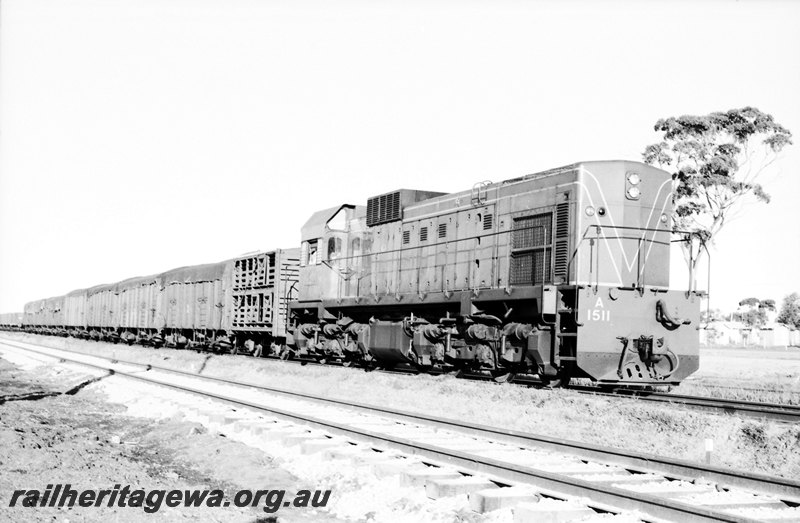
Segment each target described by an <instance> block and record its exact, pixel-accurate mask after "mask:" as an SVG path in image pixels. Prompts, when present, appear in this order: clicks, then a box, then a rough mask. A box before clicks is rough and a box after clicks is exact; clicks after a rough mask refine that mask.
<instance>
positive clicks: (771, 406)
mask: <svg viewBox="0 0 800 523" xmlns="http://www.w3.org/2000/svg"><path fill="white" fill-rule="evenodd" d="M266 359H280V358H278V357H277V356H267V357H266ZM283 361H286V362H287V363H290V364H291V363H293V364H299V365H317V364H319V363H318V362H316V361H315V360H312V359H289V360H283ZM326 365H327V366H334V367H336V366H342V365H341V364H338V365H337V363H336V362H328V363H327V364H326ZM374 371H375V372H385V373H389V374H402V375H409V374H419V373H420V371H418V370H416V369H415V368H413V367H407V368H403V367H399V368H395V369H391V370H387V369H375V370H374ZM442 373H443V372H436V371H433V372H430V374H434V375H435V374H442ZM459 375H460V377H462V378H464V379H469V380H475V381H492V378H491V376H488V375H486V374H478V373H461V374H459ZM513 384H515V385H520V386H542V384H541V382H540V381H538V380H537V379H536V378H526V377H518V378H517V379H516V380H515V381H514V382H513ZM564 389H566V390H571V391H573V392H577V393H579V394H591V395H594V396H605V397H619V398H631V399H634V400H637V401H644V402H652V403H666V404H669V405H672V406H676V407H684V408H690V409H698V410H703V411H706V412H712V413H717V414H730V415H738V416H744V417H750V418H756V419H761V420H772V421H778V422H785V423H798V422H800V405H788V404H780V403H762V402H755V401H743V400H735V399H728V398H714V397H709V396H692V395H687V394H675V393H671V392H659V391H653V390H641V389H630V388H625V387H613V388H601V387H598V386H586V385H568V386H566V387H564Z"/></svg>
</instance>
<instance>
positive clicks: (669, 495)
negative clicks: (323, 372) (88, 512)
mask: <svg viewBox="0 0 800 523" xmlns="http://www.w3.org/2000/svg"><path fill="white" fill-rule="evenodd" d="M2 345H3V346H4V347H6V350H8V348H9V347H10V348H11V350H12V351H14V350H22V351H27V352H28V353H31V352H33V353H35V354H38V355H41V356H45V357H50V358H57V359H59V360H62V361H66V362H70V363H77V364H80V365H85V366H89V367H93V368H95V369H97V370H103V371H112V372H114V373H116V374H117V375H119V376H124V377H127V378H133V379H136V380H140V381H143V382H146V383H150V384H155V385H159V386H165V387H169V388H171V389H173V390H178V391H181V392H184V393H189V394H195V395H196V394H199V395H203V396H205V397H207V398H212V399H214V400H216V401H221V402H224V403H225V404H228V405H231V406H233V407H234V408H236V409H246V410H251V411H254V412H258V413H260V414H262V415H264V414H266V415H268V416H270V417H271V418H274V419H278V420H285V421H288V422H290V423H294V424H302V425H308V426H310V427H313V428H314V429H315V430H316V431H319V430H323V431H324V432H325V433H326V434H324V435H323V436H320V435H319V434H318V433H314V434H312V433H311V432H310V430H311V429H302V428H301V429H298V428H297V427H294V428H292V427H288V428H287V427H282V428H283V431H284V432H286V431H287V430H288V432H289V433H290V434H289V435H290V436H292V437H295V438H296V439H298V442H301V443H303V444H305V445H307V446H308V447H309V448H314V447H315V446H316V448H317V449H318V450H319V449H326V450H327V451H329V452H336V451H339V452H340V453H341V452H344V451H347V450H350V449H349V448H348V446H349V443H348V442H349V441H350V440H353V439H355V440H359V441H366V442H367V443H368V444H369V445H371V446H374V447H375V448H377V449H378V450H380V451H381V453H380V454H382V453H385V452H392V451H397V452H403V453H405V454H408V455H412V456H414V457H415V459H414V460H412V461H407V462H406V463H403V464H404V465H407V467H406V468H408V467H410V468H411V469H412V472H411V477H412V478H413V477H414V472H413V469H414V468H415V467H416V471H417V472H416V474H417V481H424V482H425V483H426V491H427V492H428V495H429V496H430V497H440V496H442V495H449V494H452V493H454V492H455V493H468V494H470V497H471V500H473V501H474V503H473V508H478V509H480V508H481V507H483V508H487V507H494V506H495V505H493V503H496V502H497V501H496V500H497V499H505V500H507V501H508V502H511V501H525V500H526V499H527V500H528V501H530V500H531V499H541V498H546V499H548V500H555V501H548V503H550V504H552V503H555V502H556V501H558V502H560V503H564V504H565V505H559V507H560V508H561V509H563V510H574V511H577V512H575V514H576V515H577V514H580V513H581V509H580V507H581V506H583V507H584V509H585V508H586V507H587V506H588V507H591V509H593V511H595V512H617V511H620V510H623V511H636V512H640V513H642V514H645V515H646V516H645V519H650V518H655V519H666V520H674V521H750V520H752V519H748V517H746V515H747V514H757V515H756V516H755V517H756V519H758V518H760V517H763V516H764V511H767V512H768V513H769V515H770V516H772V517H777V518H780V517H781V516H784V518H785V519H797V518H798V517H800V512H798V510H800V509H796V508H793V507H795V506H796V504H797V499H798V498H800V484H799V483H797V482H792V481H789V480H782V479H780V478H771V477H766V476H756V475H748V474H743V473H735V472H731V471H726V470H724V469H714V468H712V467H702V466H696V465H692V464H688V463H682V462H675V461H669V460H665V459H663V458H658V457H655V456H647V455H633V454H627V453H623V452H620V451H617V450H613V449H603V448H600V447H592V446H589V445H584V444H579V443H575V442H567V441H563V440H554V439H550V438H543V437H541V436H534V435H531V434H524V433H517V432H514V431H504V430H498V429H494V428H491V427H482V426H479V425H472V424H466V423H461V422H458V421H454V420H445V419H437V418H431V417H426V416H422V415H419V414H414V413H408V412H398V411H391V410H389V409H377V408H374V407H370V406H367V405H363V404H359V405H353V404H350V403H345V402H338V401H335V400H329V399H324V398H316V397H314V396H311V395H307V394H293V393H291V392H290V391H285V390H279V389H271V388H268V387H262V386H254V385H253V384H243V383H236V382H232V381H230V380H220V379H216V378H209V377H207V376H198V375H195V374H191V373H186V372H182V371H176V370H173V369H162V368H156V367H153V366H149V365H147V364H138V363H131V362H121V361H117V362H115V363H114V362H111V363H110V362H108V361H105V362H104V361H103V359H102V358H99V357H97V356H87V355H81V354H78V353H72V354H68V353H69V351H64V350H61V349H51V348H42V347H38V346H36V348H34V347H33V346H31V345H30V344H22V343H18V342H8V341H3V343H2ZM142 368H144V369H146V370H145V372H143V371H142V370H141V369H142ZM198 385H200V386H199V387H198ZM292 396H294V397H292ZM187 408H188V407H187ZM285 421H284V422H285ZM234 423H235V422H234ZM252 423H253V422H250V424H251V425H252ZM256 423H258V422H256ZM270 423H273V424H274V423H277V422H270ZM243 424H244V422H240V428H241V426H242V425H243ZM262 425H263V424H262ZM273 428H275V427H273ZM278 432H280V431H278ZM320 438H322V439H320ZM334 438H339V439H338V440H334ZM343 441H344V442H345V443H342V442H343ZM315 442H316V443H315ZM345 453H346V452H345ZM385 456H386V455H381V456H379V457H380V458H381V459H380V460H379V461H383V462H386V461H387V459H386V457H385ZM393 459H394V461H395V463H392V462H391V461H390V462H389V463H384V466H386V467H388V468H389V469H392V468H393V467H394V468H396V467H398V466H400V465H399V464H398V463H396V461H397V460H402V459H406V460H408V459H409V458H393ZM418 460H421V461H418ZM415 461H416V462H415ZM437 465H438V466H437ZM420 467H422V468H420ZM401 468H402V467H401ZM420 478H421V479H420ZM509 488H510V489H511V490H508V489H509ZM745 488H746V489H748V490H750V492H747V491H744V490H743V489H745ZM495 491H496V492H495ZM492 492H494V493H492ZM587 498H588V499H589V500H590V501H585V499H587ZM570 499H572V500H574V499H580V500H582V501H581V502H580V503H576V502H575V501H569V500H570ZM521 507H522V508H520V509H519V510H520V511H522V512H525V511H526V510H527V511H529V514H530V517H531V518H534V519H535V518H537V517H541V513H538V514H537V512H536V511H537V509H542V508H544V509H548V504H545V505H538V504H537V503H533V504H530V503H529V504H528V505H521ZM576 507H577V508H576ZM754 511H755V512H754ZM759 511H760V512H759ZM583 514H584V515H586V514H587V513H586V512H585V511H584V512H583Z"/></svg>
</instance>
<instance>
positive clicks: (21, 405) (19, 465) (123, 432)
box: [0, 359, 338, 522]
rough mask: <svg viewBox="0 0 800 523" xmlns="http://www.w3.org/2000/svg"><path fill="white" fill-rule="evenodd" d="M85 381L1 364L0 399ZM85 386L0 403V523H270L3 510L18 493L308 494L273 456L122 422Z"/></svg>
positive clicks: (190, 430)
mask: <svg viewBox="0 0 800 523" xmlns="http://www.w3.org/2000/svg"><path fill="white" fill-rule="evenodd" d="M87 377H88V376H86V375H84V374H79V373H77V372H75V371H70V370H64V369H53V371H52V372H42V371H40V370H36V371H32V370H29V371H26V370H24V369H21V368H19V367H18V366H15V365H12V364H10V363H9V362H8V361H6V360H3V359H0V396H7V395H9V394H15V395H19V394H25V393H30V392H34V391H63V390H66V389H69V388H70V387H72V386H74V385H76V384H78V383H81V382H82V381H84V380H85V379H86V378H87ZM95 388H96V387H91V386H90V387H86V388H85V389H84V390H82V391H81V392H80V393H78V394H76V395H70V396H67V395H58V396H53V397H44V398H42V399H38V400H29V401H6V402H5V403H3V404H1V405H0V470H2V471H3V473H2V474H0V521H61V522H67V521H69V522H75V521H97V522H101V521H120V522H126V521H141V520H143V519H149V520H153V519H154V518H157V519H158V520H160V521H264V522H266V521H275V520H276V518H275V517H274V516H270V515H266V514H265V513H264V512H263V511H262V509H261V507H254V508H236V507H219V508H210V507H193V508H170V507H166V506H162V507H161V508H160V510H159V511H158V513H157V514H146V513H145V512H144V511H143V509H142V508H134V507H113V508H109V507H107V506H103V507H91V508H81V507H76V508H72V509H69V508H61V509H58V508H40V507H36V508H29V507H20V506H19V505H20V503H21V502H18V503H17V506H15V507H9V506H8V505H9V501H10V499H11V495H12V493H13V491H14V490H16V489H26V490H27V489H37V490H39V491H44V490H45V488H46V486H47V485H48V484H54V483H62V484H71V485H72V488H73V489H75V490H79V491H80V490H85V489H93V490H99V489H112V488H113V487H114V485H115V484H121V485H123V486H124V485H131V489H137V488H143V489H146V490H152V489H165V490H172V489H180V490H184V489H201V488H202V489H206V488H207V489H221V490H223V491H224V492H226V493H228V492H231V493H232V492H235V491H237V490H239V489H258V488H262V489H266V488H269V489H281V488H285V489H287V490H288V491H290V492H294V491H296V490H298V489H300V488H308V485H305V486H303V483H302V482H301V481H300V480H298V479H297V478H296V477H295V476H294V475H292V474H290V473H289V472H287V471H286V470H284V469H283V468H281V467H280V466H278V465H277V464H276V463H275V462H274V460H273V458H271V457H269V456H267V455H265V454H264V453H263V452H261V451H258V450H256V449H253V448H252V447H249V446H247V445H243V444H241V443H238V442H235V441H231V440H229V439H228V438H226V437H224V436H221V435H220V434H214V433H209V432H208V431H207V430H206V429H205V428H204V427H203V426H202V425H199V424H196V423H187V422H185V421H181V420H180V418H179V417H176V418H174V419H161V420H153V419H145V418H139V417H132V416H128V415H125V411H126V409H125V407H123V406H121V405H115V404H110V403H107V402H106V401H105V398H104V397H103V396H102V395H101V394H99V393H97V392H96V390H94V389H95ZM279 514H280V520H281V521H338V519H337V518H334V517H331V516H330V515H328V514H326V513H323V512H318V511H314V513H310V512H307V511H305V510H300V509H295V510H292V509H286V510H281V511H280V512H279Z"/></svg>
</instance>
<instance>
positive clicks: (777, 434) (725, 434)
mask: <svg viewBox="0 0 800 523" xmlns="http://www.w3.org/2000/svg"><path fill="white" fill-rule="evenodd" d="M4 335H6V334H4ZM9 337H10V336H9ZM15 337H16V338H17V339H20V340H30V341H33V340H34V339H36V338H34V337H32V336H25V335H15ZM38 339H45V340H46V342H47V343H48V344H49V345H51V346H53V347H65V348H69V349H71V350H80V351H81V352H86V353H94V354H103V355H114V356H116V357H118V358H120V359H126V360H132V361H140V362H149V363H153V364H157V365H161V366H167V367H168V366H174V367H175V368H180V369H183V370H192V371H196V372H202V373H203V374H207V375H213V376H220V377H226V378H231V379H237V380H243V381H252V382H255V383H260V384H264V385H270V386H276V387H283V388H288V389H292V390H298V391H304V392H309V393H314V394H320V395H325V396H329V397H335V398H341V399H352V400H358V401H362V402H367V403H372V404H378V405H383V406H387V407H393V408H400V409H405V410H411V411H418V412H425V413H428V414H434V415H442V416H446V417H451V418H458V419H462V420H466V421H472V422H475V423H484V424H489V425H495V426H498V427H507V428H511V429H516V430H522V431H528V432H533V433H538V434H544V435H550V436H554V437H560V438H565V439H572V440H580V441H584V442H588V443H595V444H601V445H607V446H612V447H617V448H623V449H628V450H633V451H644V452H650V453H654V454H659V455H663V456H676V457H680V458H682V459H686V460H690V461H696V462H700V461H703V460H704V459H705V447H704V442H705V440H706V439H712V440H713V441H714V449H715V451H714V456H713V460H714V463H715V464H717V465H721V466H726V467H731V468H734V469H739V470H749V471H754V472H761V473H766V474H772V475H777V476H783V477H788V478H797V477H800V427H798V426H792V425H788V424H779V423H773V422H760V421H754V420H751V419H747V418H745V419H742V418H739V417H736V416H730V415H714V414H709V413H704V412H699V411H692V410H681V409H676V408H673V407H670V406H667V405H657V404H646V403H643V402H637V401H630V400H625V401H619V400H617V399H614V398H612V399H605V398H594V397H590V396H586V395H579V394H576V393H572V392H569V391H558V390H556V391H550V390H539V389H532V388H524V387H516V386H509V385H496V384H491V383H482V382H470V381H466V380H457V379H455V378H452V377H449V376H397V375H389V374H382V373H377V372H372V373H367V372H363V371H359V370H355V369H343V368H335V367H322V366H313V365H308V366H300V365H297V364H291V363H286V362H280V361H275V360H265V359H259V360H255V359H252V358H249V357H242V356H210V355H209V354H199V353H195V352H191V351H177V350H170V349H159V350H153V349H148V348H142V347H126V346H120V345H111V344H103V343H95V342H88V341H81V340H74V339H63V338H38ZM715 357H716V358H717V361H718V362H719V363H718V364H715V363H714V360H713V358H715ZM750 359H755V360H757V361H759V365H761V366H762V367H764V368H767V369H771V370H773V371H774V372H777V373H778V374H779V375H780V373H785V374H790V376H789V377H788V378H785V379H784V381H783V382H780V383H778V385H782V384H787V385H786V386H789V387H791V386H792V384H793V383H794V381H793V380H794V379H795V378H794V376H795V374H794V372H795V371H794V370H793V369H794V367H791V366H790V365H788V364H787V361H790V362H794V361H795V359H789V360H786V359H781V360H777V359H776V360H774V361H772V363H771V364H768V363H767V359H766V358H764V357H760V358H759V357H756V358H750ZM730 360H731V358H730V357H729V355H727V354H725V353H723V354H722V355H721V356H715V355H709V356H708V357H707V358H706V359H705V363H704V368H703V371H701V372H706V371H708V372H711V371H713V372H716V373H719V375H720V376H721V375H722V369H724V367H725V366H726V365H727V363H728V362H729V361H730ZM707 363H708V364H709V367H708V369H710V370H708V369H707V368H706V366H705V365H706V364H707ZM798 363H800V360H798ZM792 364H794V363H792ZM715 377H718V376H715ZM703 379H706V378H703ZM732 379H734V378H732ZM776 382H777V378H776ZM771 385H772V386H777V385H776V383H772V384H771Z"/></svg>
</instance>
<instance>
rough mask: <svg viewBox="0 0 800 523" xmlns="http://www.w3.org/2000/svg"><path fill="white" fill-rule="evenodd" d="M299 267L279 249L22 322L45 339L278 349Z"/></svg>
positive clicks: (28, 311) (70, 297)
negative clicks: (56, 336)
mask: <svg viewBox="0 0 800 523" xmlns="http://www.w3.org/2000/svg"><path fill="white" fill-rule="evenodd" d="M298 262H299V249H284V250H276V251H271V252H260V253H254V254H250V255H246V256H242V257H239V258H235V259H231V260H227V261H223V262H219V263H211V264H205V265H196V266H190V267H180V268H177V269H172V270H170V271H167V272H164V273H161V274H155V275H151V276H141V277H135V278H129V279H127V280H123V281H121V282H117V283H112V284H104V285H97V286H95V287H90V288H88V289H79V290H76V291H73V292H71V293H69V294H67V295H66V296H59V297H56V298H49V299H47V300H36V301H33V302H30V303H28V304H26V305H25V311H24V313H23V318H22V323H24V324H25V325H27V326H28V327H29V328H30V329H31V330H33V329H35V330H36V331H37V332H42V333H47V334H55V333H58V334H70V335H73V336H76V337H82V338H91V339H94V340H105V341H111V342H119V341H125V342H127V343H134V342H138V343H143V344H150V345H155V346H161V345H167V346H174V347H186V346H201V347H206V348H213V349H216V350H230V349H232V348H233V347H235V346H243V345H244V343H245V342H246V341H247V340H250V342H251V344H252V345H255V343H256V342H258V343H261V344H262V346H263V345H265V344H272V343H276V344H283V343H284V342H285V338H286V326H287V321H288V310H289V302H290V301H292V300H294V299H296V297H297V285H296V284H297V279H298V271H297V264H298Z"/></svg>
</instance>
